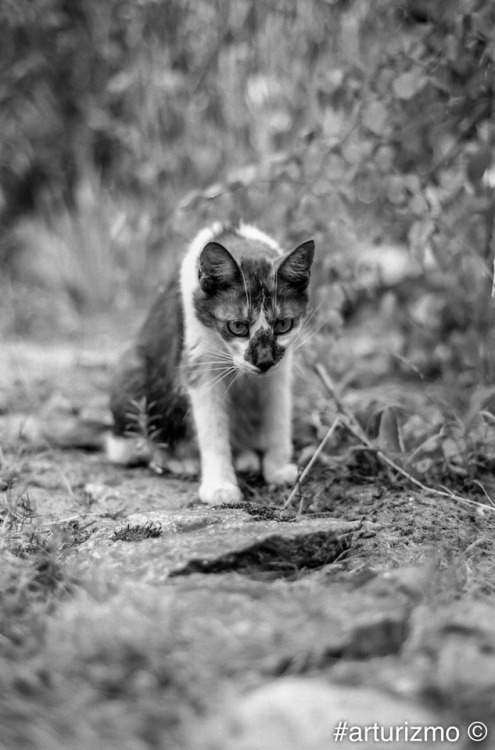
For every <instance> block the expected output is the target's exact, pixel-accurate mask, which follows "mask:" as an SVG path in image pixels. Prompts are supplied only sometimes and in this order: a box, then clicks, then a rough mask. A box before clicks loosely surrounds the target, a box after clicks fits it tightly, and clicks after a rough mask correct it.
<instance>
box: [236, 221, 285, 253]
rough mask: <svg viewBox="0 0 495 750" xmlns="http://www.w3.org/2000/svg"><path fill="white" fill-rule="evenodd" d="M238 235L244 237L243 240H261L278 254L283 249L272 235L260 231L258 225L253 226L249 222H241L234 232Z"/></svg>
mask: <svg viewBox="0 0 495 750" xmlns="http://www.w3.org/2000/svg"><path fill="white" fill-rule="evenodd" d="M235 233H236V234H237V235H238V236H239V237H244V239H245V240H253V242H262V243H263V244H264V245H268V247H271V248H272V250H276V251H277V253H278V254H279V255H283V254H284V253H283V250H282V248H281V247H280V245H279V244H278V242H276V241H275V240H274V239H273V237H270V235H268V234H265V232H262V231H261V229H258V227H253V226H251V224H241V225H240V226H239V228H238V229H236V232H235Z"/></svg>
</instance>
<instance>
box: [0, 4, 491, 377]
mask: <svg viewBox="0 0 495 750" xmlns="http://www.w3.org/2000/svg"><path fill="white" fill-rule="evenodd" d="M0 35H1V39H2V45H1V46H0V65H1V75H0V264H1V267H2V280H1V288H0V298H1V300H2V301H1V302H0V313H1V318H2V323H1V325H0V330H1V332H2V333H4V334H12V333H13V334H20V335H27V334H29V335H33V334H43V335H45V334H46V333H47V332H48V333H50V335H53V333H54V332H59V333H70V332H71V331H73V330H74V329H75V328H77V325H78V320H79V319H80V317H81V315H86V314H90V313H93V312H96V311H99V312H105V311H112V310H124V309H128V308H129V307H132V306H133V305H135V304H136V303H138V302H139V300H141V299H143V298H144V297H145V296H146V295H147V293H148V292H149V291H150V288H152V287H153V286H154V285H155V284H156V283H157V279H158V278H159V277H160V276H161V277H163V275H164V274H166V273H167V268H168V267H169V264H170V262H175V260H176V258H177V257H178V256H179V253H180V251H181V250H182V248H183V247H184V244H185V242H187V240H188V239H189V238H190V237H191V236H192V234H193V233H194V232H195V231H196V230H197V229H198V228H200V226H201V225H203V224H204V223H205V222H207V221H210V220H212V219H214V218H215V219H216V218H220V219H235V218H237V217H243V218H244V219H245V220H247V221H250V222H254V223H257V224H258V225H260V226H261V227H262V228H263V229H265V230H267V231H269V232H271V233H273V234H274V235H275V236H276V237H277V238H279V239H280V240H281V241H282V242H284V243H287V244H288V245H290V244H293V243H294V242H296V241H299V240H301V239H305V238H308V237H310V236H311V237H314V238H315V240H316V242H317V245H318V247H319V260H318V263H319V268H318V272H317V274H316V275H315V278H316V285H315V290H314V295H315V302H316V303H317V305H318V314H317V321H318V325H321V326H322V330H323V333H325V329H327V330H328V329H329V330H332V331H335V330H338V329H339V327H340V326H342V325H343V323H344V322H345V321H348V320H358V321H359V316H360V315H361V316H362V320H363V325H365V323H366V321H367V320H368V319H369V312H370V306H371V307H372V308H373V310H374V311H377V312H379V313H381V315H382V318H383V319H384V320H385V321H386V322H385V326H384V330H385V329H386V331H387V334H388V333H389V332H390V328H391V327H393V328H394V331H395V333H396V334H397V336H398V339H397V338H396V339H395V341H396V342H397V341H398V349H397V351H398V352H399V355H400V356H399V359H398V360H396V361H398V362H402V363H404V362H407V367H408V368H412V369H414V370H421V372H422V374H424V375H427V376H436V375H438V374H442V373H443V372H444V371H445V369H446V368H447V369H452V368H454V369H455V368H457V370H458V371H459V372H462V373H463V377H465V380H466V382H473V381H474V380H476V382H480V381H481V382H485V383H490V382H491V383H493V376H494V375H495V358H494V353H495V346H494V344H495V341H494V340H493V331H494V329H495V327H494V325H493V323H494V315H493V307H494V302H493V300H492V298H491V286H492V265H493V252H494V216H495V169H494V151H495V120H494V116H493V115H494V111H493V110H494V87H495V84H494V72H495V67H494V62H495V3H494V2H493V1H492V0H437V1H436V2H428V1H427V0H402V1H401V2H390V0H375V2H373V3H365V2H360V0H310V1H309V2H306V1H304V2H303V1H302V0H232V2H228V3H226V2H222V0H167V1H166V2H163V0H106V2H100V1H99V0H37V2H36V3H33V2H32V0H15V2H14V0H1V1H0ZM363 310H364V312H363ZM392 322H393V326H392ZM317 356H318V357H321V356H324V355H323V354H322V352H321V350H318V351H317Z"/></svg>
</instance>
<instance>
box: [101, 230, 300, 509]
mask: <svg viewBox="0 0 495 750" xmlns="http://www.w3.org/2000/svg"><path fill="white" fill-rule="evenodd" d="M314 253H315V245H314V242H313V241H312V240H309V241H307V242H304V243H302V244H300V245H298V246H297V247H296V248H295V249H294V250H292V251H291V252H289V253H285V252H283V251H282V249H281V248H280V247H279V245H278V244H277V242H276V241H275V240H274V239H272V238H271V237H270V236H268V235H267V234H265V233H264V232H262V231H261V230H259V229H257V228H256V227H253V226H250V225H246V224H238V225H228V224H221V223H215V224H214V225H213V226H211V227H208V228H206V229H204V230H203V231H201V232H200V233H199V234H198V235H197V236H196V238H195V239H194V240H193V241H192V243H191V245H190V246H189V249H188V250H187V252H186V254H185V256H184V259H183V261H182V264H181V267H180V270H179V269H178V273H177V274H176V275H174V276H173V278H171V279H170V280H169V282H168V284H167V286H166V288H164V289H163V290H162V291H161V293H160V294H159V295H158V297H157V299H156V300H155V302H154V304H153V305H152V307H151V310H150V312H149V315H148V317H147V319H146V321H145V323H144V325H143V327H142V329H141V331H140V333H139V335H138V339H137V342H136V344H135V345H134V346H133V347H132V349H131V350H130V351H129V352H128V353H127V354H126V355H125V357H124V359H123V360H122V362H121V363H120V365H119V368H118V372H117V376H116V378H115V380H114V383H113V386H112V393H111V403H110V406H111V410H112V413H113V418H114V434H113V435H112V436H110V437H109V440H108V442H107V455H108V457H109V459H110V460H111V461H114V462H116V463H130V462H131V461H132V454H133V451H135V448H136V441H134V443H133V442H132V440H129V438H128V437H127V436H128V433H129V432H131V433H132V430H133V426H134V429H136V428H135V422H136V420H137V419H138V416H137V412H138V406H137V405H138V404H139V403H141V404H142V405H143V404H144V408H145V409H146V410H147V420H148V424H149V425H151V429H152V431H153V433H154V436H155V441H156V443H161V444H162V445H164V449H163V448H162V450H161V451H160V450H156V451H155V454H154V461H155V463H159V464H162V465H164V466H165V467H166V468H167V469H170V470H171V471H174V470H175V471H179V472H181V471H183V472H189V473H193V472H194V471H195V468H196V467H195V465H194V461H191V459H190V457H188V456H187V450H186V452H185V451H184V446H187V445H190V441H191V438H193V437H194V435H195V436H196V439H197V445H198V448H199V455H200V464H201V483H200V487H199V497H200V499H201V501H202V502H204V503H209V504H222V503H237V502H239V501H240V500H241V499H242V493H241V490H240V488H239V484H238V481H237V476H236V470H235V469H237V470H238V471H239V472H242V471H258V472H259V471H260V469H261V471H262V474H263V477H264V479H265V481H266V482H267V483H269V484H275V485H293V484H294V483H295V482H296V480H297V474H298V470H297V466H296V464H294V463H292V462H291V458H292V435H291V423H292V394H291V390H292V389H291V378H292V369H293V359H292V357H293V352H292V349H293V346H294V344H295V342H296V341H297V340H298V338H299V337H300V336H301V331H302V325H303V322H304V318H305V315H306V309H307V304H308V284H309V280H310V272H311V267H312V263H313V259H314ZM191 416H192V419H191ZM157 456H158V458H157ZM181 457H182V460H181Z"/></svg>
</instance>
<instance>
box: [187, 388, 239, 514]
mask: <svg viewBox="0 0 495 750" xmlns="http://www.w3.org/2000/svg"><path fill="white" fill-rule="evenodd" d="M189 396H190V399H191V405H192V411H193V416H194V422H195V425H196V433H197V436H198V445H199V452H200V455H201V485H200V488H199V497H200V499H201V500H202V501H203V502H204V503H208V504H210V505H219V504H221V503H236V502H239V501H240V500H242V493H241V490H240V489H239V485H238V484H237V478H236V475H235V471H234V468H233V465H232V452H231V447H230V433H229V416H228V413H227V408H226V403H225V387H224V385H223V383H220V384H218V385H216V386H213V387H211V386H203V385H199V386H197V387H190V388H189Z"/></svg>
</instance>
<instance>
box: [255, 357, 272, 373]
mask: <svg viewBox="0 0 495 750" xmlns="http://www.w3.org/2000/svg"><path fill="white" fill-rule="evenodd" d="M274 364H275V362H274V361H273V357H266V358H264V359H259V360H258V361H257V362H256V366H257V367H258V369H259V370H261V372H266V371H267V370H269V369H270V367H273V365H274Z"/></svg>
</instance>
